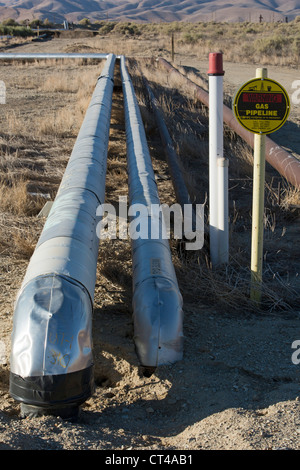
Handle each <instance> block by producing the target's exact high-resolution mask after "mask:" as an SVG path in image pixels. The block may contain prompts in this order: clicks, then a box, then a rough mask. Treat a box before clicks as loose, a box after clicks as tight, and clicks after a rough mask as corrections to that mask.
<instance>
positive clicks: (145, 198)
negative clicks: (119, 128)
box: [121, 57, 183, 368]
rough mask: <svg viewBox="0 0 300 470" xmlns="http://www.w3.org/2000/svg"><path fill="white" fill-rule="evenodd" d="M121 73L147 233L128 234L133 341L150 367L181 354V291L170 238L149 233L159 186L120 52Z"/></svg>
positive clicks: (130, 157) (135, 196) (133, 189)
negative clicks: (129, 243) (130, 255)
mask: <svg viewBox="0 0 300 470" xmlns="http://www.w3.org/2000/svg"><path fill="white" fill-rule="evenodd" d="M121 78H122V86H123V94H124V110H125V126H126V139H127V166H128V179H129V201H130V209H131V210H132V209H133V208H136V209H137V211H140V213H142V214H143V216H141V217H140V221H141V223H146V224H147V228H148V231H147V233H146V236H141V237H133V236H132V237H131V244H132V245H131V246H132V262H133V304H132V305H133V321H134V341H135V346H136V351H137V355H138V358H139V360H140V363H141V365H142V366H144V367H151V368H152V367H153V368H155V367H157V366H159V365H161V364H168V363H173V362H176V361H178V360H181V359H182V354H183V332H182V322H183V312H182V296H181V294H180V291H179V287H178V283H177V279H176V274H175V269H174V266H173V263H172V258H171V252H170V246H169V241H168V240H167V239H165V238H163V236H162V233H163V230H161V231H160V233H159V235H158V236H157V237H155V238H154V237H152V236H151V230H152V229H153V228H155V227H157V226H158V225H159V224H161V226H163V225H164V221H163V217H162V214H161V213H160V215H158V216H157V215H156V216H154V215H153V214H152V211H151V209H152V208H153V206H154V205H159V204H160V202H159V196H158V190H157V185H156V181H155V176H154V171H153V167H152V162H151V157H150V153H149V149H148V145H147V140H146V135H145V130H144V126H143V121H142V118H141V114H140V110H139V106H138V102H137V99H136V96H135V92H134V88H133V85H132V82H131V79H130V76H129V73H128V71H127V68H126V64H125V58H124V57H121ZM143 209H144V210H143ZM129 215H130V213H129ZM132 215H133V213H132ZM132 220H134V219H132Z"/></svg>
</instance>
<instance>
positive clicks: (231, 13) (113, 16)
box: [0, 0, 300, 22]
mask: <svg viewBox="0 0 300 470" xmlns="http://www.w3.org/2000/svg"><path fill="white" fill-rule="evenodd" d="M299 14H300V0H289V1H287V2H286V1H283V0H261V1H260V0H249V1H248V2H247V3H245V2H243V1H240V0H231V2H228V1H227V0H213V1H209V0H182V1H178V0H142V1H137V0H115V1H105V0H104V1H102V0H84V1H82V2H79V1H69V0H54V1H51V0H42V1H39V0H2V2H0V20H4V19H7V18H14V19H16V20H18V21H21V20H25V19H33V18H41V19H45V18H48V19H49V20H50V21H53V22H62V21H63V20H64V19H67V20H69V21H73V22H76V21H79V20H81V19H82V18H85V17H88V18H89V19H90V20H92V21H95V20H107V19H109V20H118V21H119V20H120V21H136V22H161V21H163V22H169V21H188V22H198V21H212V20H213V21H250V22H258V21H259V17H260V15H262V17H263V20H264V21H268V22H269V21H285V17H286V16H287V17H288V19H289V20H292V19H294V18H295V16H297V15H299Z"/></svg>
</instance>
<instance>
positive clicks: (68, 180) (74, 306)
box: [10, 55, 116, 416]
mask: <svg viewBox="0 0 300 470" xmlns="http://www.w3.org/2000/svg"><path fill="white" fill-rule="evenodd" d="M115 60H116V58H115V56H114V55H109V57H108V59H107V61H106V64H105V66H104V69H103V72H102V74H101V76H100V77H99V79H98V82H97V84H96V87H95V90H94V93H93V95H92V98H91V101H90V104H89V107H88V109H87V112H86V115H85V117H84V120H83V123H82V126H81V128H80V131H79V134H78V136H77V139H76V142H75V145H74V148H73V151H72V154H71V157H70V159H69V162H68V165H67V167H66V170H65V173H64V175H63V178H62V181H61V184H60V187H59V190H58V193H57V196H56V198H55V201H54V203H53V206H52V208H51V211H50V213H49V216H48V218H47V221H46V223H45V226H44V228H43V230H42V233H41V236H40V238H39V241H38V243H37V246H36V249H35V251H34V254H33V256H32V258H31V260H30V262H29V265H28V268H27V272H26V275H25V278H24V280H23V283H22V286H21V289H20V291H19V293H18V296H17V301H16V306H15V311H14V318H13V333H12V348H11V374H10V393H11V395H12V396H13V397H14V398H15V399H16V400H17V401H20V402H21V413H23V415H30V414H33V415H39V414H44V413H48V414H56V415H61V416H68V415H70V416H71V415H73V414H75V413H77V412H78V407H79V405H80V404H81V403H83V402H84V401H85V400H86V399H87V398H88V397H89V396H90V395H91V394H92V391H93V356H92V333H91V320H92V308H93V300H94V289H95V282H96V267H97V258H98V249H99V239H98V237H97V234H96V210H97V207H98V205H99V204H100V203H103V202H104V195H105V176H106V164H107V150H108V139H109V128H110V117H111V107H112V92H113V77H114V66H115Z"/></svg>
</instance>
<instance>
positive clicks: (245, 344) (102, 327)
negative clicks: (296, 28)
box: [0, 41, 300, 452]
mask: <svg viewBox="0 0 300 470" xmlns="http://www.w3.org/2000/svg"><path fill="white" fill-rule="evenodd" d="M56 44H61V43H55V42H54V41H53V42H50V43H48V44H47V49H48V51H49V48H51V47H52V48H55V49H52V50H53V51H58V50H59V47H58V46H56ZM28 48H29V47H26V48H20V52H22V50H25V49H28ZM31 48H33V49H34V50H37V47H36V46H35V47H33V46H31ZM39 48H41V49H39V50H43V49H42V46H41V45H39ZM179 60H180V59H179ZM181 62H182V63H181V65H188V66H189V67H191V66H192V67H193V68H194V69H196V71H198V72H199V73H201V74H202V75H204V72H205V68H206V64H204V63H200V64H198V63H195V62H194V61H193V59H192V58H190V59H188V60H186V63H184V62H183V59H182V60H181ZM225 65H226V64H225ZM1 70H2V69H1V68H0V79H1ZM240 70H241V68H240V65H237V64H227V65H226V74H225V86H226V91H227V92H228V93H232V90H233V89H235V88H236V86H237V85H238V83H237V78H236V77H237V72H240ZM242 70H243V77H241V83H243V82H244V81H245V80H244V78H245V79H248V78H253V75H254V74H255V71H254V70H253V66H251V67H250V66H249V67H247V66H246V65H243V67H242ZM3 73H4V72H3ZM269 76H270V77H272V78H274V79H275V80H277V81H279V82H282V84H283V85H284V86H285V87H286V88H287V90H288V91H289V92H290V91H291V84H290V80H296V79H297V71H295V70H277V69H276V70H274V73H273V70H272V74H271V73H269ZM120 99H121V98H120V97H119V96H116V97H115V104H114V106H115V112H116V121H115V122H114V126H115V127H114V129H115V132H117V135H118V149H117V151H116V149H115V150H114V147H113V146H112V147H111V150H110V158H112V157H114V158H115V160H114V162H115V161H116V159H119V165H120V166H122V168H125V166H126V160H125V159H126V156H125V155H126V154H125V152H126V150H125V133H124V123H122V119H121V118H120V116H119V114H118V110H119V107H120V102H119V100H120ZM298 125H299V112H298V108H294V109H293V111H292V114H291V120H290V122H289V123H288V124H287V128H286V130H285V131H282V132H281V133H280V134H279V132H278V138H279V139H281V142H279V143H281V145H284V144H286V145H285V146H286V148H289V149H290V150H292V151H294V152H296V153H297V152H299V139H298V135H299V134H297V133H298V132H299V129H298ZM287 135H288V142H286V140H285V139H286V137H287ZM114 137H116V134H114ZM274 140H275V136H274ZM149 144H150V148H151V151H152V152H153V159H154V167H155V171H156V174H157V175H168V170H167V167H166V164H165V162H164V161H163V160H161V159H159V158H158V156H159V137H158V135H157V132H156V133H155V132H154V131H153V129H152V132H151V133H150V135H149ZM121 148H122V149H123V153H122V152H120V149H121ZM116 152H117V153H116ZM115 170H116V167H115V166H111V167H110V171H112V172H113V171H115ZM109 181H110V183H111V182H112V180H109ZM123 184H125V185H126V181H124V182H123ZM158 187H159V191H160V194H161V195H162V197H163V198H172V197H174V196H173V193H172V187H171V183H170V181H169V180H167V182H166V180H164V179H160V178H159V177H158ZM119 190H120V187H114V186H113V185H112V184H109V185H108V189H107V198H108V201H109V200H110V198H111V199H114V197H115V194H116V193H115V192H114V191H119ZM235 190H236V191H240V193H239V192H237V193H236V194H237V198H238V197H239V194H241V199H242V192H243V191H246V190H247V191H248V190H249V188H246V186H240V187H239V188H238V189H235ZM120 191H121V190H120ZM249 194H251V193H248V192H247V197H248V196H249ZM248 199H249V198H248ZM250 205H251V203H250V202H249V200H248V208H247V211H248V212H249V210H250ZM1 216H2V217H4V215H2V214H1ZM27 223H29V224H30V223H31V222H30V220H29V221H28V222H27ZM35 223H36V224H37V227H36V229H37V230H39V229H41V227H42V224H41V222H35ZM282 224H283V225H282ZM283 226H284V227H285V232H284V239H283V235H281V234H283ZM298 233H299V217H298V218H297V217H295V216H293V217H292V218H291V219H288V220H281V219H280V221H279V222H278V225H277V227H276V231H275V234H271V235H270V234H269V233H268V236H270V237H274V238H273V239H272V240H271V241H272V242H273V244H272V245H271V244H270V251H267V253H266V257H267V259H268V260H269V258H270V260H271V261H270V262H271V264H272V259H276V260H277V261H276V262H275V261H274V264H273V265H272V267H273V269H276V266H277V264H276V263H278V265H279V266H280V269H282V271H281V274H282V276H284V278H285V279H289V282H288V283H287V284H288V285H289V286H292V287H293V291H297V292H298V293H299V287H300V286H299V276H298V273H299V255H300V247H299V236H298ZM240 236H241V239H242V237H243V236H245V237H246V236H248V238H249V233H248V232H246V233H245V234H243V233H241V234H240ZM269 241H270V240H269ZM267 242H268V240H267ZM246 243H247V242H246ZM279 243H280V245H279ZM276 244H277V247H276ZM176 248H177V247H176V245H175V244H173V245H172V251H173V255H174V259H175V262H176V271H177V276H178V281H179V285H180V288H181V291H182V294H183V299H184V313H185V320H184V334H185V343H184V358H183V360H182V361H181V362H180V363H176V364H173V365H168V366H162V367H161V368H159V369H158V370H157V371H156V372H155V374H154V375H152V376H151V377H144V376H143V375H142V374H141V371H140V368H139V364H138V360H137V357H136V354H135V350H134V343H133V331H132V322H131V283H130V282H131V281H130V273H131V271H130V269H131V268H130V249H129V245H126V243H125V244H120V242H116V243H115V245H114V247H113V248H112V249H111V251H110V252H109V251H108V250H107V254H106V255H102V256H101V253H102V254H103V253H106V246H102V251H101V247H100V256H99V279H98V282H97V286H96V294H95V299H96V300H95V312H94V318H93V329H94V332H93V336H94V356H95V381H96V390H95V394H94V396H93V397H91V398H90V399H89V400H88V401H87V402H86V403H85V405H84V406H83V407H82V411H81V415H80V419H79V421H78V422H76V423H72V422H67V421H63V420H61V419H59V418H55V417H43V418H38V419H37V418H36V419H20V418H19V414H18V413H19V406H18V404H16V403H15V402H14V400H13V399H12V398H11V397H10V396H9V394H8V377H9V347H10V346H9V339H10V332H11V327H12V313H13V302H14V298H15V295H16V292H17V289H18V286H19V285H20V283H21V281H22V278H23V276H24V273H25V269H26V265H27V263H28V260H26V259H21V260H18V261H16V259H12V260H10V259H9V255H8V253H7V252H5V253H4V254H2V253H1V257H2V258H1V260H2V266H1V306H0V326H1V334H2V338H3V339H2V340H3V341H4V343H5V346H6V353H5V359H6V360H4V361H3V362H4V364H2V366H1V365H0V449H1V450H2V449H15V450H17V449H51V450H55V449H71V450H73V449H77V450H78V449H99V450H104V449H109V450H111V449H113V450H117V449H126V450H135V449H141V450H153V451H154V452H155V451H156V450H162V449H169V450H172V449H180V450H185V451H188V450H199V449H209V450H219V449H226V450H230V449H232V450H239V449H250V450H258V449H272V450H275V449H297V450H299V449H300V393H299V382H300V364H299V365H297V364H294V363H293V362H292V353H293V352H294V351H293V349H292V343H293V342H294V341H295V340H300V323H299V314H300V310H299V307H298V306H299V298H298V301H297V299H294V301H293V303H292V308H288V307H287V308H283V307H282V306H281V308H276V307H274V308H273V309H271V310H270V309H269V310H265V311H263V310H259V311H255V310H253V308H252V307H249V308H247V305H246V304H241V306H240V308H236V307H234V308H232V307H231V306H230V304H229V305H228V306H227V307H226V302H224V301H223V302H221V301H220V298H219V297H217V295H216V297H214V296H213V295H212V290H209V289H208V286H207V283H206V284H203V285H199V286H197V288H195V285H194V284H193V283H192V282H193V279H192V274H191V273H190V271H189V266H188V263H185V262H184V261H183V260H182V259H178V258H177V256H178V253H177V251H176ZM231 249H232V251H233V252H235V251H238V250H237V248H236V246H232V248H231ZM272 250H273V251H272ZM293 255H294V256H293ZM268 257H269V258H268ZM276 257H277V258H276ZM202 261H203V260H202ZM284 263H286V264H285V266H284V267H282V266H283V264H284ZM200 269H201V268H200ZM205 290H206V291H205ZM226 295H228V293H227V294H226ZM232 295H234V288H232ZM0 339H1V337H0Z"/></svg>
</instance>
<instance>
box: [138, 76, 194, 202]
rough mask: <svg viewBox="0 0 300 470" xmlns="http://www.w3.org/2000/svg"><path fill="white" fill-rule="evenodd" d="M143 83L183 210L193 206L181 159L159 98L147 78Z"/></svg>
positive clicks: (144, 78)
mask: <svg viewBox="0 0 300 470" xmlns="http://www.w3.org/2000/svg"><path fill="white" fill-rule="evenodd" d="M143 82H144V85H145V88H146V90H147V93H148V97H149V101H150V104H151V109H152V111H153V113H154V115H155V119H156V123H157V127H158V130H159V133H160V137H161V140H162V144H163V148H164V152H165V156H166V160H167V163H168V167H169V170H170V174H171V178H172V182H173V186H174V191H175V194H176V199H177V201H178V202H179V204H180V205H181V206H182V208H184V205H185V204H191V203H192V201H191V198H190V195H189V192H188V190H187V187H186V184H185V181H184V178H183V174H182V168H181V165H180V162H179V158H178V155H177V153H176V150H175V147H174V144H173V141H172V138H171V136H170V133H169V131H168V128H167V126H166V123H165V120H164V116H163V113H162V110H161V107H160V105H159V102H158V100H157V98H156V97H155V95H154V93H153V91H152V90H151V87H150V85H149V82H148V80H147V79H146V77H143Z"/></svg>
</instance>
